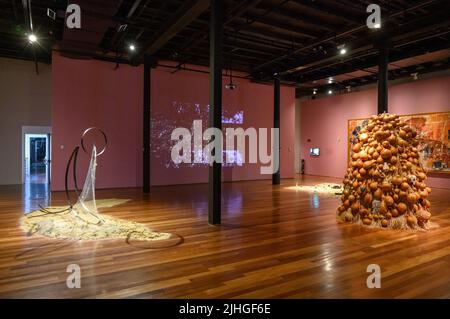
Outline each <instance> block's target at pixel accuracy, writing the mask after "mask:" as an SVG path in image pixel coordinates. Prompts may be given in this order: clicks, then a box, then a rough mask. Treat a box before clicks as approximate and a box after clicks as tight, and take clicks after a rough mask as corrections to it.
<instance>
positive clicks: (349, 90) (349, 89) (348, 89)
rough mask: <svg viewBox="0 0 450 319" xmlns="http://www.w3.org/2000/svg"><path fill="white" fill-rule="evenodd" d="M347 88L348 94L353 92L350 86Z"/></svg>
mask: <svg viewBox="0 0 450 319" xmlns="http://www.w3.org/2000/svg"><path fill="white" fill-rule="evenodd" d="M345 88H346V89H347V92H349V93H350V92H351V91H352V87H351V86H350V85H348V86H346V87H345Z"/></svg>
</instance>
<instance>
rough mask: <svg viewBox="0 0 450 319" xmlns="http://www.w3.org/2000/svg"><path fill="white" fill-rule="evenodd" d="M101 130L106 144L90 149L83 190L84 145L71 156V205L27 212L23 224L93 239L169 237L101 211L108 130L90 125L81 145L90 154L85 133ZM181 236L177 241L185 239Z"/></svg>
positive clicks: (69, 236)
mask: <svg viewBox="0 0 450 319" xmlns="http://www.w3.org/2000/svg"><path fill="white" fill-rule="evenodd" d="M94 131H97V132H100V133H101V135H102V136H103V138H104V147H103V149H102V150H101V151H100V152H97V147H96V145H95V144H94V145H93V146H92V150H91V151H90V163H89V168H88V170H87V174H86V179H85V181H84V186H83V189H82V191H81V192H80V191H79V188H78V183H77V158H78V152H79V150H80V146H76V147H75V148H74V150H73V152H72V154H71V156H70V158H69V160H68V163H67V166H66V172H65V194H66V199H67V203H68V206H67V207H47V208H44V207H40V208H41V209H40V210H38V211H34V212H32V213H30V214H27V215H26V216H24V217H23V218H22V219H21V225H22V227H23V228H24V229H25V230H26V231H28V232H29V233H31V234H34V233H38V234H41V235H44V236H47V237H51V238H59V239H73V240H93V239H126V241H127V242H130V240H135V241H156V240H164V239H169V238H171V237H173V236H172V234H170V233H161V232H154V231H151V230H150V229H148V228H147V227H146V226H145V225H143V224H140V223H136V222H132V221H127V220H123V219H118V218H114V217H112V216H109V215H104V214H100V213H99V211H98V203H97V201H96V198H95V176H96V167H97V158H98V157H99V156H100V155H101V154H103V152H104V151H105V149H106V145H107V138H106V135H105V133H104V132H103V131H102V130H100V129H98V128H89V129H87V130H86V131H85V132H84V133H83V135H82V138H81V148H82V149H83V151H85V152H86V153H88V154H89V152H88V151H87V150H86V146H85V142H84V140H85V136H86V135H87V134H88V133H90V132H94ZM71 168H72V175H73V185H74V191H75V194H76V196H77V200H76V202H75V203H74V202H73V201H72V199H71V197H70V191H69V173H70V171H71ZM126 201H127V200H117V199H111V200H106V201H105V200H103V201H102V205H103V207H112V206H115V205H118V204H121V203H123V202H126ZM177 237H179V238H180V240H177V241H176V242H175V244H178V243H180V242H181V237H180V236H175V237H174V238H175V239H176V238H177Z"/></svg>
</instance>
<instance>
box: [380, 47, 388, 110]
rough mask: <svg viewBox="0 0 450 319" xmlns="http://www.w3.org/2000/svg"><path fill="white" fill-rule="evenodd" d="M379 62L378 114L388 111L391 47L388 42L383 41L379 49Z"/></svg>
mask: <svg viewBox="0 0 450 319" xmlns="http://www.w3.org/2000/svg"><path fill="white" fill-rule="evenodd" d="M379 55H380V60H379V63H378V114H382V113H384V112H386V113H387V112H388V64H389V49H388V46H387V44H386V42H382V43H381V45H380V49H379Z"/></svg>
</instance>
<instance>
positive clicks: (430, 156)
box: [348, 112, 450, 174]
mask: <svg viewBox="0 0 450 319" xmlns="http://www.w3.org/2000/svg"><path fill="white" fill-rule="evenodd" d="M400 119H401V120H402V121H404V122H406V123H408V125H409V126H411V127H413V128H415V129H416V130H417V132H418V137H419V141H420V144H419V147H418V150H419V154H420V162H421V164H422V166H423V167H424V168H425V170H426V171H427V172H431V173H447V174H450V112H439V113H423V114H410V115H400ZM367 123H368V119H351V120H349V121H348V140H349V144H348V154H349V156H348V158H351V155H352V154H351V149H352V148H351V146H352V145H353V144H354V143H355V140H356V137H357V136H358V133H359V131H360V130H361V128H363V127H364V126H366V125H367Z"/></svg>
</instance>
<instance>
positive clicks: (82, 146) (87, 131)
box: [81, 127, 108, 157]
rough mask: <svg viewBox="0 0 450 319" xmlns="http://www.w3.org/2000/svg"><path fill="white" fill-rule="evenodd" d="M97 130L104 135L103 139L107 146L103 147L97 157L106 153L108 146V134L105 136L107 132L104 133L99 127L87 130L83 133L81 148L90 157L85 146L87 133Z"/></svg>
mask: <svg viewBox="0 0 450 319" xmlns="http://www.w3.org/2000/svg"><path fill="white" fill-rule="evenodd" d="M95 130H97V131H99V132H100V133H101V134H102V135H103V139H104V140H105V146H103V149H102V150H101V151H100V152H97V157H99V156H100V155H102V154H103V153H104V152H105V150H106V146H107V145H108V139H107V138H106V134H105V132H103V131H102V129H100V128H98V127H90V128H88V129H86V130H85V131H84V132H83V135H81V148H82V149H83V151H84V152H85V153H86V154H88V155H90V154H89V152H88V151H87V150H86V148H85V146H84V137H85V136H86V135H87V133H89V132H91V131H95Z"/></svg>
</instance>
